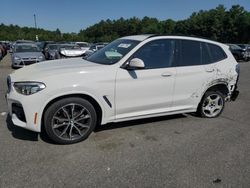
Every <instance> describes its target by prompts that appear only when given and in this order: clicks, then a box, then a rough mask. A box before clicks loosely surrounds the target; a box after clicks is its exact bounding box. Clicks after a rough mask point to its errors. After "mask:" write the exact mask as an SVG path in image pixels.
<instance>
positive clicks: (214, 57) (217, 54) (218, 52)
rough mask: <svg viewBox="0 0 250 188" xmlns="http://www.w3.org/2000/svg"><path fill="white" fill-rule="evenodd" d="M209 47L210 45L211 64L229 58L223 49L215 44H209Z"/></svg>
mask: <svg viewBox="0 0 250 188" xmlns="http://www.w3.org/2000/svg"><path fill="white" fill-rule="evenodd" d="M207 45H208V48H209V52H210V56H211V63H215V62H217V61H221V60H223V59H226V58H227V55H226V54H225V52H224V51H223V50H222V49H221V47H219V46H217V45H215V44H210V43H207Z"/></svg>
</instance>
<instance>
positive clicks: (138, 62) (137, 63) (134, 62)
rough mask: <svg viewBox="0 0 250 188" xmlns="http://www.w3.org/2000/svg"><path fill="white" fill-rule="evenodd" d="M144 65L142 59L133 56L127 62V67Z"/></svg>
mask: <svg viewBox="0 0 250 188" xmlns="http://www.w3.org/2000/svg"><path fill="white" fill-rule="evenodd" d="M144 67H145V64H144V62H143V60H141V59H139V58H134V59H131V60H130V61H129V63H128V64H127V68H128V69H143V68H144Z"/></svg>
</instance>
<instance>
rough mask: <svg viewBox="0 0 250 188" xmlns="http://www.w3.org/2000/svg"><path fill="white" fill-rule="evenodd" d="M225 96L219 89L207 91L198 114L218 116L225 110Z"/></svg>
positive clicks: (206, 116) (208, 116)
mask: <svg viewBox="0 0 250 188" xmlns="http://www.w3.org/2000/svg"><path fill="white" fill-rule="evenodd" d="M224 107H225V96H224V95H223V94H222V93H221V92H219V91H207V92H206V93H205V94H204V96H203V97H202V99H201V102H200V104H199V106H198V109H197V112H196V113H197V114H198V115H199V116H200V117H203V118H216V117H218V116H219V115H220V114H221V113H222V112H223V110H224Z"/></svg>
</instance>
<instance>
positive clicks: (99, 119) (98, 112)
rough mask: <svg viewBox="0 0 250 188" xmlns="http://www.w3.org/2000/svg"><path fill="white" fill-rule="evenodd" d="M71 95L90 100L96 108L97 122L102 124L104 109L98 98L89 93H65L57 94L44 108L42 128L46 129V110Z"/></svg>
mask: <svg viewBox="0 0 250 188" xmlns="http://www.w3.org/2000/svg"><path fill="white" fill-rule="evenodd" d="M69 97H79V98H82V99H85V100H87V101H89V102H90V103H91V104H92V105H93V107H94V108H95V110H96V115H97V123H98V124H100V123H101V122H102V119H103V114H104V111H103V108H102V106H101V105H100V103H99V102H98V100H96V99H95V98H94V97H92V96H90V95H88V94H65V95H61V96H57V97H55V98H53V99H51V100H50V101H49V102H48V103H47V104H46V105H45V107H44V108H43V110H42V116H41V130H43V129H44V115H45V112H46V110H47V109H48V108H49V107H50V106H51V105H52V104H54V103H55V102H57V101H59V100H62V99H65V98H69Z"/></svg>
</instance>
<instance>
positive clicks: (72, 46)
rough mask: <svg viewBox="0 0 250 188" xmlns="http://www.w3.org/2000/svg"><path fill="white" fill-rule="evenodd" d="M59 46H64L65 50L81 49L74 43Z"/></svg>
mask: <svg viewBox="0 0 250 188" xmlns="http://www.w3.org/2000/svg"><path fill="white" fill-rule="evenodd" d="M61 48H64V49H65V50H75V49H78V50H80V49H81V48H80V47H79V46H75V45H62V46H61Z"/></svg>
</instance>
